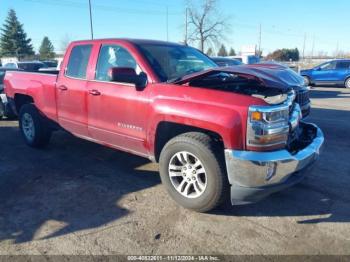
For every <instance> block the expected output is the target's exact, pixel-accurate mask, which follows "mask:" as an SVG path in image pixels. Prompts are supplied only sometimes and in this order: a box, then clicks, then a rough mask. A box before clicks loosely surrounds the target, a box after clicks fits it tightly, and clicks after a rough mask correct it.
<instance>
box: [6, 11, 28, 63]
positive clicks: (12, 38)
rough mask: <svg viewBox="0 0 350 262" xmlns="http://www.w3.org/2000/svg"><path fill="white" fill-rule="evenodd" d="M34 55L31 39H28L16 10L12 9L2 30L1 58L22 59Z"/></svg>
mask: <svg viewBox="0 0 350 262" xmlns="http://www.w3.org/2000/svg"><path fill="white" fill-rule="evenodd" d="M32 55H34V51H33V46H32V44H31V39H30V38H27V34H26V33H25V32H24V29H23V24H21V23H20V22H19V21H18V18H17V15H16V12H15V10H13V9H10V10H9V12H8V15H7V18H6V20H5V23H4V25H3V28H1V36H0V56H14V57H17V58H18V59H21V58H23V57H26V56H32Z"/></svg>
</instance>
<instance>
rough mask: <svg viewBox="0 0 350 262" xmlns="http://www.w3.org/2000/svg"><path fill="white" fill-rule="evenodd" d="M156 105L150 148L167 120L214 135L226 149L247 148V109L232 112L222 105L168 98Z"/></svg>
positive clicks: (153, 113) (154, 107) (152, 115)
mask: <svg viewBox="0 0 350 262" xmlns="http://www.w3.org/2000/svg"><path fill="white" fill-rule="evenodd" d="M153 105H154V106H153V108H152V113H151V116H150V117H149V119H150V123H149V128H148V134H147V136H148V141H149V142H150V145H154V144H155V142H156V141H155V137H156V131H157V127H158V125H159V124H160V123H161V122H164V121H166V122H171V123H175V124H181V125H186V126H190V127H195V128H200V129H204V130H208V131H211V132H214V133H216V134H218V135H219V136H220V137H221V138H222V140H223V143H224V146H225V148H230V149H242V148H243V147H244V143H243V141H245V135H244V134H245V129H246V125H245V123H246V121H245V120H244V119H246V114H247V113H246V111H247V110H244V109H243V108H240V110H232V108H226V107H224V106H219V105H213V104H211V105H210V104H202V103H196V102H194V101H191V102H186V101H181V100H177V101H174V100H167V99H163V100H158V101H157V102H155V103H153ZM153 148H154V147H153ZM153 150H154V149H153ZM151 153H154V152H151Z"/></svg>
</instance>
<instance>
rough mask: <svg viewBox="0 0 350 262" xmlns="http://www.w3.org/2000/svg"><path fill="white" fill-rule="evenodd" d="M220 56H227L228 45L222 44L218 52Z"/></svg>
mask: <svg viewBox="0 0 350 262" xmlns="http://www.w3.org/2000/svg"><path fill="white" fill-rule="evenodd" d="M218 56H227V50H226V47H225V46H224V45H221V47H220V49H219V52H218Z"/></svg>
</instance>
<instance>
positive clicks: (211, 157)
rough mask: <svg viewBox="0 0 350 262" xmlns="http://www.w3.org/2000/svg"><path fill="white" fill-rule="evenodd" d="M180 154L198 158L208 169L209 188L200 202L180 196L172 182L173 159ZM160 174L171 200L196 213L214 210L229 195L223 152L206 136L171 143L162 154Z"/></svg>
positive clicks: (191, 134)
mask: <svg viewBox="0 0 350 262" xmlns="http://www.w3.org/2000/svg"><path fill="white" fill-rule="evenodd" d="M181 151H187V152H189V153H190V154H193V155H195V156H196V158H198V159H199V160H200V161H201V162H202V164H203V166H204V168H205V171H206V179H207V180H206V181H207V182H206V183H207V185H206V188H205V190H204V191H203V193H202V194H201V195H200V196H198V197H197V198H188V197H185V196H183V195H181V194H180V193H179V192H178V191H177V190H176V189H175V187H174V186H173V184H172V182H171V180H170V176H169V171H168V167H169V163H170V161H171V159H172V157H173V156H174V155H175V154H176V153H178V152H181ZM159 172H160V176H161V180H162V183H163V184H164V185H165V187H166V189H167V191H168V193H169V194H170V196H171V197H172V198H173V199H174V200H175V201H176V202H177V203H178V204H180V205H181V206H183V207H185V208H188V209H191V210H194V211H197V212H207V211H209V210H212V209H214V208H215V207H217V206H218V205H220V204H221V203H222V202H223V200H225V198H226V197H227V196H228V195H229V194H228V189H229V183H228V179H227V174H226V168H225V160H224V149H223V148H222V147H220V146H219V145H218V143H216V142H215V141H214V140H213V139H211V138H210V137H209V136H208V135H206V134H204V133H197V132H189V133H185V134H182V135H179V136H177V137H175V138H173V139H171V140H170V141H169V142H168V143H167V144H166V145H165V146H164V148H163V150H162V152H161V155H160V160H159Z"/></svg>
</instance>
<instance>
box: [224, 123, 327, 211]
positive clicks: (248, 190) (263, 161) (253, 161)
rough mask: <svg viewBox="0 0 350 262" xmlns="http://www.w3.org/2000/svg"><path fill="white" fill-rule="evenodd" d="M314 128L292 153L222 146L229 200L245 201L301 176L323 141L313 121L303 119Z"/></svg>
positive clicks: (287, 184)
mask: <svg viewBox="0 0 350 262" xmlns="http://www.w3.org/2000/svg"><path fill="white" fill-rule="evenodd" d="M302 125H303V128H308V129H312V130H314V132H315V134H314V138H313V140H312V141H311V143H310V144H309V145H308V146H306V147H305V148H303V149H301V150H300V151H298V152H297V153H295V154H291V153H290V152H288V151H287V150H278V151H273V152H253V151H239V150H230V149H226V150H225V159H226V167H227V174H228V179H229V182H230V184H231V202H232V204H236V205H239V204H247V203H252V202H256V201H258V200H260V199H261V198H264V197H266V196H268V195H269V194H271V193H274V192H276V191H279V190H282V189H283V188H285V187H289V186H291V185H293V184H295V183H297V182H299V181H300V180H301V178H303V177H304V175H305V174H306V172H305V171H306V170H307V169H308V167H310V166H311V165H312V164H313V163H314V162H315V160H316V159H317V158H318V156H319V154H320V150H321V147H322V145H323V142H324V136H323V133H322V131H321V130H320V129H319V128H318V127H317V126H315V125H314V124H309V123H303V124H302Z"/></svg>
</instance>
